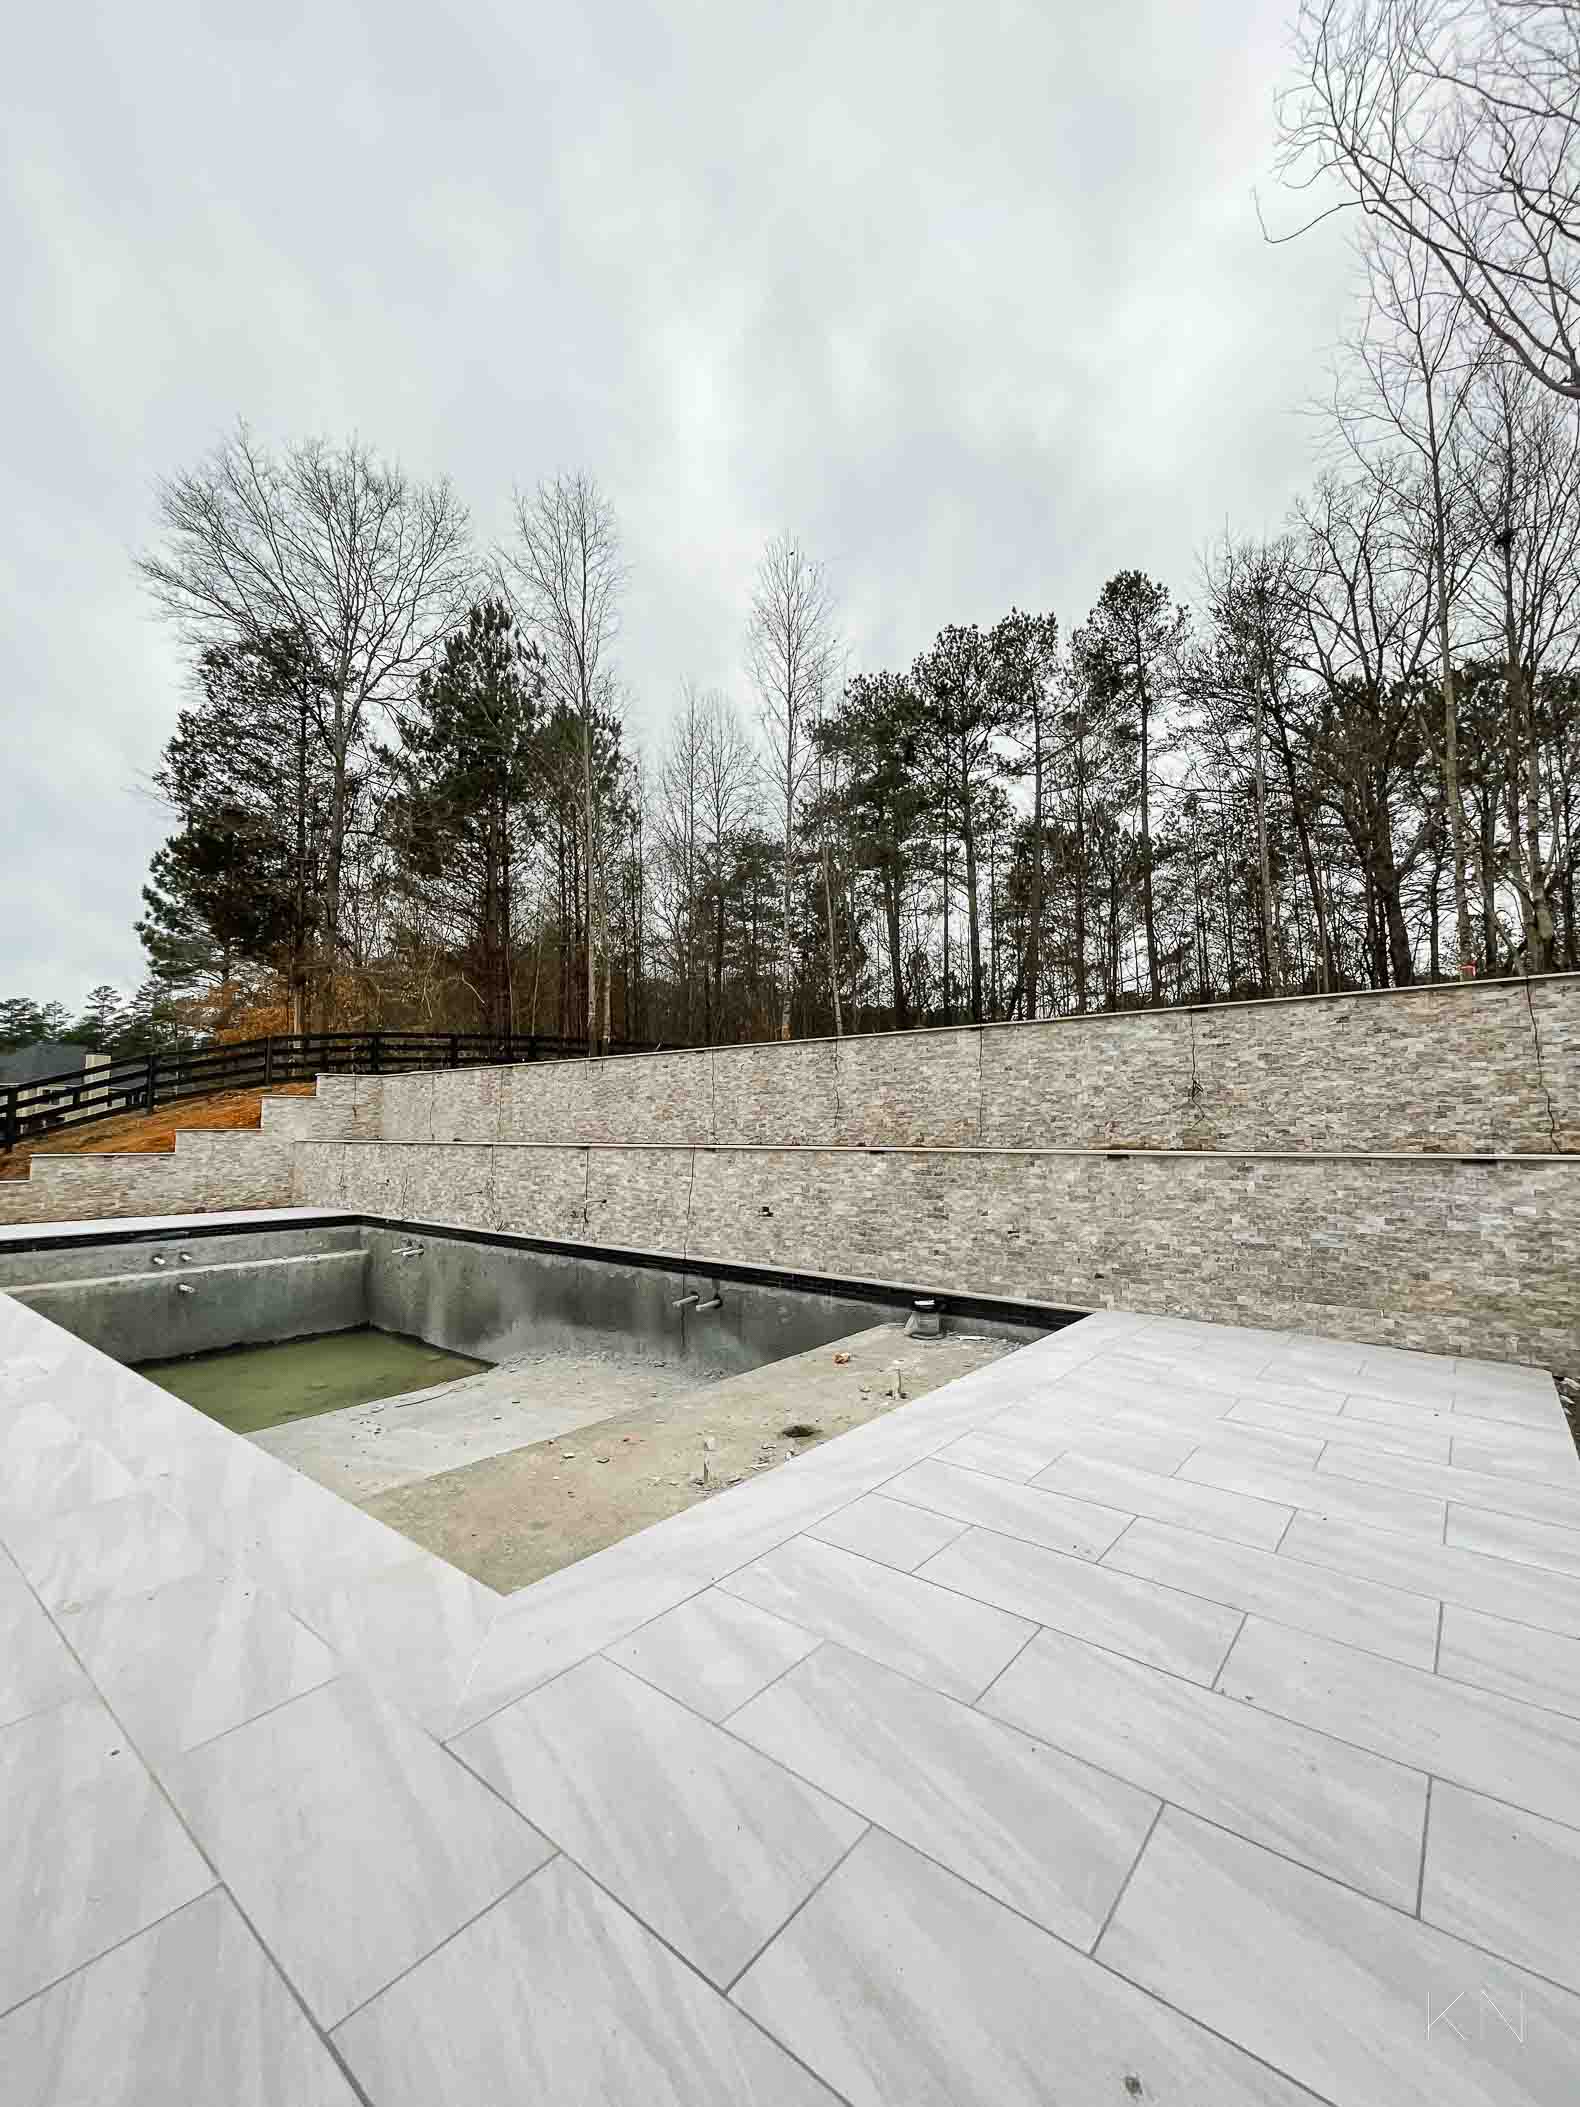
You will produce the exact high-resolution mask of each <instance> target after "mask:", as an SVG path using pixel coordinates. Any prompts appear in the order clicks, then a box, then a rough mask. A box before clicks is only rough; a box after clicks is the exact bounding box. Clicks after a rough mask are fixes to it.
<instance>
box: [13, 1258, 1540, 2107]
mask: <svg viewBox="0 0 1580 2107" xmlns="http://www.w3.org/2000/svg"><path fill="white" fill-rule="evenodd" d="M0 1451H3V1469H0V1543H3V1545H4V1549H5V1561H4V1562H3V1563H0V1807H3V1808H4V1809H5V1821H6V1827H7V1850H6V1853H5V1856H4V1859H3V1860H0V2097H4V2099H5V2100H6V2102H7V2107H13V2103H16V2107H57V2103H59V2102H62V2101H66V2100H71V2101H77V2100H85V2101H88V2100H91V2101H93V2102H95V2103H101V2102H102V2103H108V2102H115V2103H117V2107H169V2103H171V2102H174V2101H182V2102H185V2101H189V2100H190V2101H209V2100H219V2099H223V2100H225V2101H226V2102H227V2103H231V2102H234V2103H237V2107H265V2103H286V2102H289V2103H290V2107H349V2103H351V2102H353V2101H356V2100H359V2099H360V2100H362V2101H364V2102H371V2103H373V2107H436V2103H443V2102H455V2103H458V2107H459V2103H466V2107H480V2103H485V2102H487V2103H493V2102H501V2103H504V2102H510V2103H514V2102H517V2101H521V2100H533V2099H539V2098H541V2099H544V2100H547V2101H552V2102H554V2103H555V2107H561V2103H578V2107H595V2103H596V2107H606V2103H627V2102H629V2103H632V2107H636V2103H641V2107H649V2103H659V2102H673V2103H676V2107H680V2103H684V2107H713V2103H717V2107H743V2103H756V2107H767V2103H775V2107H778V2103H794V2107H814V2103H824V2107H827V2103H830V2102H834V2101H840V2100H843V2101H845V2102H846V2103H848V2107H896V2103H905V2107H913V2103H915V2107H921V2103H928V2107H934V2103H936V2107H944V2103H947V2107H967V2103H980V2107H1033V2103H1036V2107H1049V2103H1061V2107H1104V2103H1108V2102H1113V2103H1114V2107H1128V2103H1129V2102H1132V2101H1136V2100H1140V2101H1142V2102H1149V2101H1150V2102H1161V2103H1165V2107H1296V2103H1305V2107H1312V2103H1313V2102H1320V2101H1326V2102H1329V2103H1333V2107H1537V2103H1541V2107H1558V2103H1559V2102H1565V2103H1567V2102H1569V2101H1571V2100H1573V2098H1574V2097H1575V2091H1576V2073H1577V2071H1580V1994H1577V1992H1580V1923H1577V1918H1576V1912H1575V1908H1574V1895H1575V1892H1576V1873H1577V1869H1580V1829H1577V1827H1576V1808H1577V1805H1580V1800H1577V1785H1580V1567H1577V1564H1576V1560H1575V1552H1576V1549H1577V1547H1580V1465H1577V1461H1576V1457H1575V1453H1574V1449H1573V1445H1572V1443H1571V1442H1570V1440H1569V1438H1568V1435H1567V1432H1566V1430H1565V1428H1564V1425H1563V1421H1562V1418H1561V1415H1560V1413H1559V1409H1558V1405H1557V1401H1556V1397H1555V1395H1554V1392H1553V1387H1552V1384H1551V1381H1550V1379H1549V1378H1548V1377H1546V1376H1545V1375H1543V1374H1540V1373H1539V1372H1537V1371H1534V1370H1529V1369H1517V1368H1510V1367H1504V1366H1496V1365H1492V1364H1483V1363H1477V1362H1473V1361H1468V1360H1462V1359H1460V1360H1456V1359H1452V1358H1445V1359H1442V1360H1434V1359H1433V1358H1432V1357H1429V1356H1427V1355H1423V1354H1411V1353H1401V1352H1391V1351H1387V1350H1384V1349H1378V1348H1373V1347H1366V1346H1360V1345H1348V1344H1345V1343H1343V1342H1336V1341H1332V1340H1326V1339H1315V1338H1301V1337H1298V1336H1294V1335H1290V1334H1287V1333H1276V1332H1267V1331H1253V1330H1243V1329H1238V1328H1233V1327H1212V1326H1207V1325H1197V1324H1191V1323H1187V1322H1183V1321H1180V1320H1175V1319H1162V1318H1147V1317H1140V1316H1126V1315H1122V1314H1117V1313H1103V1314H1099V1315H1097V1316H1093V1317H1090V1318H1087V1319H1085V1320H1083V1321H1082V1322H1080V1323H1078V1324H1075V1325H1073V1326H1071V1327H1069V1328H1068V1329H1067V1330H1064V1331H1061V1332H1059V1333H1056V1334H1054V1335H1053V1336H1051V1337H1050V1338H1048V1339H1046V1340H1044V1341H1041V1342H1039V1343H1038V1344H1035V1345H1031V1346H1028V1347H1025V1348H1022V1349H1021V1350H1019V1351H1018V1352H1014V1353H1010V1354H1007V1355H1005V1356H1004V1357H1003V1358H1001V1359H999V1360H997V1361H996V1362H995V1363H994V1364H993V1365H991V1366H988V1367H985V1368H982V1369H979V1370H977V1371H975V1372H973V1373H971V1374H968V1375H965V1376H963V1377H961V1378H960V1379H959V1380H957V1381H954V1382H951V1383H948V1384H946V1385H944V1386H943V1387H942V1388H940V1389H937V1390H935V1391H933V1392H932V1393H931V1394H930V1395H929V1396H927V1397H924V1398H921V1399H920V1400H918V1401H916V1402H913V1403H907V1404H904V1405H901V1406H899V1407H897V1408H896V1409H895V1410H894V1411H892V1412H889V1413H887V1414H886V1415H884V1416H883V1417H881V1418H879V1419H876V1420H874V1421H872V1422H871V1423H869V1424H868V1425H866V1426H863V1427H860V1428H858V1429H856V1430H855V1431H853V1432H851V1433H849V1434H847V1435H845V1436H843V1437H842V1438H840V1439H838V1440H834V1441H830V1442H827V1443H825V1444H823V1445H821V1446H819V1447H816V1448H814V1449H812V1450H811V1451H810V1452H809V1453H808V1454H806V1455H804V1456H801V1457H799V1458H797V1459H796V1460H795V1461H793V1462H790V1463H788V1464H785V1465H784V1466H783V1467H782V1468H780V1469H777V1470H774V1471H771V1472H769V1473H766V1474H765V1475H763V1476H760V1477H754V1478H752V1479H750V1480H748V1481H747V1482H745V1483H743V1484H741V1485H739V1486H737V1487H735V1488H734V1489H732V1490H730V1491H727V1492H725V1493H723V1494H721V1495H720V1496H718V1497H717V1498H715V1499H712V1500H710V1501H708V1502H706V1503H704V1504H703V1505H700V1506H697V1507H693V1508H692V1509H690V1510H689V1511H688V1512H686V1513H684V1514H679V1515H676V1516H674V1517H672V1518H671V1519H669V1520H667V1521H664V1522H660V1523H658V1524H657V1525H656V1526H654V1527H653V1528H651V1529H647V1530H644V1531H642V1532H641V1533H639V1534H638V1535H636V1536H632V1537H629V1538H627V1539H626V1540H625V1541H624V1542H621V1543H618V1544H616V1545H613V1546H612V1547H611V1548H609V1549H608V1550H605V1551H601V1552H598V1553H597V1554H596V1555H594V1556H592V1557H590V1558H587V1559H585V1560H583V1561H582V1562H581V1563H580V1564H578V1565H574V1566H572V1567H570V1568H568V1569H566V1570H565V1571H563V1572H560V1573H557V1574H555V1575H553V1576H552V1577H551V1578H549V1579H547V1580H544V1581H541V1582H539V1583H537V1584H536V1585H534V1586H532V1587H528V1588H526V1589H524V1590H523V1591H521V1592H520V1593H519V1594H516V1595H513V1596H510V1597H506V1598H501V1597H500V1596H498V1595H497V1594H495V1593H494V1592H493V1591H491V1590H490V1589H487V1588H485V1587H482V1586H480V1585H479V1584H478V1583H477V1582H475V1581H474V1580H471V1579H469V1578H468V1577H467V1576H465V1575H464V1574H461V1573H459V1572H457V1571H456V1570H455V1569H454V1568H453V1567H451V1566H448V1565H446V1564H444V1563H443V1562H442V1561H441V1560H439V1559H436V1558H434V1557H432V1556H430V1555H428V1554H427V1553H424V1552H422V1551H421V1550H418V1549H417V1548H415V1547H414V1546H413V1545H412V1544H410V1543H409V1542H407V1541H406V1540H405V1539H403V1538H402V1537H400V1536H398V1535H396V1534H395V1533H394V1532H392V1531H390V1530H387V1529H385V1528H384V1527H382V1526H381V1525H380V1524H379V1523H378V1522H376V1521H375V1520H373V1519H372V1518H371V1517H370V1516H368V1515H366V1514H363V1513H361V1512H359V1511H358V1510H357V1509H356V1508H354V1507H352V1506H350V1505H348V1504H347V1503H345V1502H343V1501H340V1500H338V1499H336V1498H335V1497H334V1496H333V1495H331V1494H329V1493H328V1492H326V1491H325V1490H323V1488H321V1487H319V1486H317V1485H314V1484H312V1483H311V1482H310V1481H308V1480H307V1479H305V1478H303V1477H301V1476H299V1475H298V1474H296V1473H294V1472H292V1471H291V1470H289V1469H287V1468H286V1467H285V1466H284V1465H282V1464H280V1463H279V1462H278V1461H277V1460H276V1459H274V1458H272V1457H269V1456H267V1455H265V1454H263V1453H262V1452H261V1451H260V1450H259V1449H257V1448H256V1447H255V1446H253V1445H252V1444H250V1443H248V1442H245V1441H242V1440H239V1439H238V1438H237V1437H235V1436H233V1435H230V1434H228V1433H226V1432H225V1431H224V1430H223V1429H221V1428H219V1427H216V1426H214V1425H213V1424H212V1423H210V1422H208V1421H206V1420H204V1419H203V1418H202V1417H201V1416H200V1415H199V1414H197V1413H195V1412H193V1411H191V1410H190V1408H188V1407H186V1406H184V1405H182V1404H180V1403H179V1401H177V1400H175V1399H173V1398H170V1397H167V1396H165V1395H164V1394H163V1393H161V1392H159V1391H157V1390H155V1389H153V1388H152V1387H150V1386H149V1385H147V1384H145V1383H143V1382H141V1381H140V1380H139V1379H138V1378H137V1377H136V1376H135V1375H132V1374H130V1373H129V1372H127V1371H125V1370H123V1369H120V1368H118V1367H116V1366H115V1364H114V1363H112V1362H109V1361H107V1360H106V1359H104V1358H103V1357H102V1356H100V1355H98V1354H96V1353H94V1352H93V1351H92V1350H91V1349H89V1348H87V1347H85V1346H83V1345H81V1344H80V1343H79V1342H77V1341H76V1340H74V1339H71V1338H70V1337H68V1336H67V1335H66V1334H64V1333H63V1332H61V1331H60V1330H58V1329H57V1328H56V1327H54V1326H52V1325H50V1324H49V1323H48V1322H47V1321H46V1320H44V1319H43V1318H41V1317H39V1316H38V1315H36V1314H35V1313H33V1312H31V1311H28V1310H25V1309H23V1308H22V1307H21V1306H20V1305H18V1304H16V1303H14V1302H12V1301H10V1300H8V1299H6V1298H0Z"/></svg>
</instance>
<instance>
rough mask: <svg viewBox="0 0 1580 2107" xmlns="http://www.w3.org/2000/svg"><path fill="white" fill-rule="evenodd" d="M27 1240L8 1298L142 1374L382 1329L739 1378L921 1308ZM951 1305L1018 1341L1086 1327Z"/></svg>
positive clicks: (412, 1236) (718, 1279) (844, 1295)
mask: <svg viewBox="0 0 1580 2107" xmlns="http://www.w3.org/2000/svg"><path fill="white" fill-rule="evenodd" d="M27 1241H28V1240H26V1239H22V1240H17V1239H14V1238H11V1239H8V1238H5V1237H3V1236H0V1293H5V1294H9V1295H11V1296H13V1297H14V1298H15V1299H16V1300H17V1301H18V1302H20V1303H22V1304H24V1305H25V1306H26V1307H27V1308H30V1309H33V1310H35V1311H37V1313H38V1314H39V1315H40V1316H43V1317H47V1318H49V1319H50V1320H51V1322H53V1323H55V1324H58V1325H59V1326H60V1327H61V1328H62V1330H64V1331H67V1332H70V1333H71V1334H72V1335H73V1337H75V1338H78V1339H80V1340H82V1341H83V1342H84V1343H85V1344H87V1345H90V1346H93V1347H96V1348H97V1349H98V1350H99V1351H100V1352H102V1353H107V1354H109V1355H110V1356H111V1357H112V1358H113V1359H115V1360H117V1361H120V1362H121V1363H122V1364H123V1365H127V1366H132V1365H135V1364H137V1363H140V1362H145V1361H154V1360H173V1359H176V1358H179V1357H181V1356H183V1355H187V1354H199V1353H209V1352H213V1351H215V1350H217V1349H219V1348H223V1347H229V1346H243V1345H258V1344H262V1343H265V1342H273V1341H279V1340H286V1339H295V1338H306V1337H312V1336H316V1335H320V1334H324V1333H328V1332H336V1331H349V1330H353V1329H356V1328H358V1327H361V1326H365V1325H372V1326H373V1327H374V1328H375V1329H377V1330H379V1331H384V1332H392V1333H399V1334H403V1335H405V1336H407V1337H410V1338H414V1339H421V1340H423V1341H424V1342H425V1343H426V1344H428V1345H430V1346H436V1347H442V1348H444V1349H446V1350H447V1351H449V1352H452V1353H458V1354H467V1355H471V1356H473V1357H474V1358H476V1359H478V1360H483V1361H507V1360H513V1359H516V1358H519V1357H521V1356H524V1355H528V1354H542V1353H552V1352H556V1351H560V1350H569V1351H575V1352H588V1351H591V1352H597V1351H599V1350H601V1349H608V1350H610V1351H612V1352H617V1353H619V1354H622V1355H627V1356H633V1355H634V1356H637V1357H640V1358H646V1359H651V1360H655V1361H660V1362H663V1363H666V1364H671V1365H674V1364H679V1365H684V1366H686V1367H687V1368H690V1369H692V1370H694V1371H695V1373H696V1374H697V1375H698V1376H699V1377H707V1376H715V1375H737V1374H741V1373H743V1372H745V1371H746V1370H749V1369H753V1368H760V1367H761V1366H762V1365H763V1364H764V1363H765V1362H768V1361H775V1360H779V1359H782V1358H784V1357H785V1356H786V1355H789V1354H796V1353H803V1352H805V1351H807V1350H808V1349H809V1348H811V1347H815V1346H821V1345H824V1344H826V1343H828V1342H830V1341H833V1340H836V1339H842V1338H844V1337H845V1336H846V1335H847V1334H848V1333H850V1332H853V1331H859V1330H861V1329H863V1328H864V1327H866V1326H869V1325H872V1324H874V1323H878V1322H881V1321H884V1320H886V1319H887V1320H889V1321H893V1320H894V1319H895V1318H896V1317H903V1316H904V1315H905V1314H906V1312H907V1310H908V1308H909V1305H910V1302H911V1300H912V1299H914V1297H915V1295H917V1294H919V1293H921V1292H922V1290H920V1289H914V1290H913V1289H908V1288H904V1287H899V1286H885V1285H883V1284H880V1283H867V1284H863V1283H861V1282H858V1281H845V1282H840V1281H832V1280H820V1279H815V1278H808V1277H794V1278H792V1277H789V1276H785V1275H775V1274H772V1273H768V1272H760V1273H756V1274H754V1272H753V1269H751V1268H738V1267H735V1268H720V1269H718V1270H716V1271H713V1272H703V1271H699V1270H698V1269H697V1268H694V1267H687V1266H686V1265H684V1264H683V1263H680V1262H675V1263H665V1262H664V1261H662V1260H658V1259H648V1258H643V1257H642V1256H640V1255H637V1254H633V1255H631V1256H629V1257H625V1258H621V1257H619V1256H617V1255H612V1254H609V1253H603V1252H596V1251H591V1250H583V1251H578V1250H575V1249H573V1248H564V1247H562V1248H558V1249H554V1248H548V1247H545V1246H542V1245H535V1244H533V1243H531V1242H529V1241H528V1240H526V1239H523V1238H518V1237H509V1236H503V1237H502V1236H493V1237H488V1238H479V1237H473V1236H468V1235H466V1234H465V1233H464V1232H460V1231H457V1230H454V1229H446V1228H444V1227H442V1226H439V1225H434V1224H431V1223H419V1222H383V1223H380V1222H369V1221H365V1220H358V1219H355V1218H353V1217H343V1218H341V1219H339V1220H336V1219H334V1218H332V1217H325V1218H323V1219H321V1220H319V1221H317V1222H309V1221H295V1222H282V1223H280V1224H279V1225H277V1226H274V1227H268V1226H262V1225H259V1226H254V1227H251V1228H248V1229H246V1230H244V1231H241V1232H235V1231H225V1232H220V1231H211V1232H209V1233H207V1234H205V1233H204V1229H203V1225H202V1222H201V1219H198V1220H194V1221H191V1222H189V1223H187V1224H185V1225H183V1226H182V1227H181V1229H180V1230H179V1231H178V1232H175V1233H171V1232H167V1231H160V1230H158V1229H149V1230H142V1231H128V1232H127V1233H125V1234H124V1235H122V1236H120V1237H115V1236H110V1235H106V1234H104V1233H103V1231H102V1230H101V1231H100V1232H99V1233H97V1234H94V1235H92V1236H91V1237H88V1238H85V1239H83V1240H80V1241H78V1240H74V1239H73V1237H72V1236H71V1233H70V1232H69V1231H58V1232H56V1233H55V1234H53V1235H50V1236H47V1237H40V1238H39V1239H37V1240H35V1241H34V1242H33V1247H32V1248H21V1247H20V1246H21V1245H22V1244H25V1243H26V1242H27ZM943 1300H944V1305H945V1307H946V1308H948V1307H949V1305H950V1303H951V1301H952V1303H953V1306H954V1309H955V1310H956V1311H957V1312H968V1313H969V1314H970V1317H971V1322H972V1326H973V1329H975V1330H979V1331H984V1330H985V1331H988V1332H992V1333H994V1334H996V1335H998V1336H1001V1337H1006V1338H1012V1339H1016V1340H1028V1339H1032V1338H1037V1337H1041V1336H1042V1335H1043V1334H1044V1333H1045V1332H1047V1331H1049V1330H1052V1329H1055V1328H1057V1326H1058V1325H1059V1324H1060V1323H1062V1322H1068V1321H1072V1320H1073V1318H1074V1317H1075V1316H1076V1315H1078V1314H1079V1313H1078V1312H1059V1311H1054V1310H1045V1309H1030V1308H1028V1309H1026V1310H1024V1311H1018V1310H1015V1309H1012V1308H1010V1307H1008V1306H1000V1307H993V1306H984V1305H983V1304H982V1303H981V1302H980V1301H978V1300H976V1299H974V1298H969V1297H968V1298H960V1297H954V1298H947V1297H946V1298H943ZM710 1305H711V1306H710Z"/></svg>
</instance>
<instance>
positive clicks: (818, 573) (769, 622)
mask: <svg viewBox="0 0 1580 2107" xmlns="http://www.w3.org/2000/svg"><path fill="white" fill-rule="evenodd" d="M836 651H837V646H836V643H835V636H834V602H833V596H832V594H831V592H830V590H829V586H828V581H827V579H826V577H825V576H824V572H823V566H822V565H821V564H820V563H814V562H813V561H812V560H811V558H810V557H808V556H807V555H806V554H805V553H804V551H803V550H802V548H801V545H800V543H799V542H798V541H796V540H795V539H794V537H793V536H791V535H789V534H780V535H776V536H775V538H774V539H773V540H772V541H770V542H769V544H768V546H767V547H766V548H765V549H764V551H763V554H762V560H761V561H760V563H759V564H758V566H757V579H756V585H755V588H754V590H753V593H752V605H751V617H750V622H749V625H748V629H747V663H748V666H749V668H750V671H751V676H752V681H753V684H754V685H755V687H756V689H757V694H758V699H759V703H760V705H761V722H762V729H763V738H764V743H765V745H766V747H767V776H768V781H769V784H770V786H771V788H772V790H773V795H774V802H775V805H776V807H777V809H778V814H779V817H780V820H781V822H782V828H783V832H782V839H783V843H784V860H783V866H782V895H783V909H784V924H783V930H782V933H781V943H780V989H779V1036H780V1038H781V1039H788V1038H789V1036H790V996H791V989H792V985H793V978H794V976H793V972H792V956H793V936H792V927H791V909H792V904H793V887H794V872H795V829H796V809H797V807H798V806H799V804H800V802H801V798H802V794H803V792H804V791H805V789H806V786H807V781H808V777H809V774H810V771H811V767H812V759H813V751H812V725H813V723H814V722H815V721H816V718H817V713H818V710H819V708H820V707H821V703H822V699H823V696H824V695H825V693H826V692H827V691H828V690H829V688H830V687H831V686H832V685H833V675H834V666H835V656H836Z"/></svg>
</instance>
